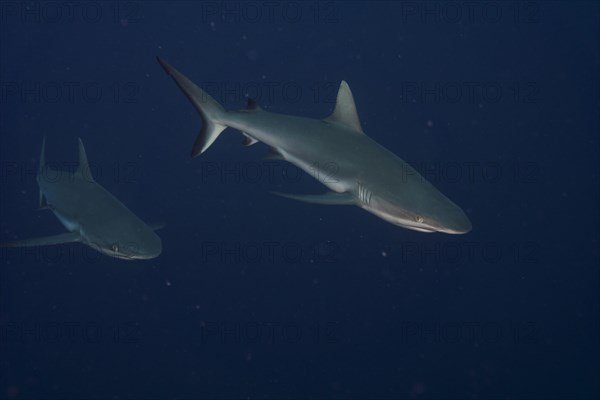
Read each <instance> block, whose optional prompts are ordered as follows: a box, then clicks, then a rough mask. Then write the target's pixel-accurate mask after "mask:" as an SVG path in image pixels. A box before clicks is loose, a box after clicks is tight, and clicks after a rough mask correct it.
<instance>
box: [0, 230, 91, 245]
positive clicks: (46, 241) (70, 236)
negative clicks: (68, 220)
mask: <svg viewBox="0 0 600 400" xmlns="http://www.w3.org/2000/svg"><path fill="white" fill-rule="evenodd" d="M75 242H81V236H79V234H78V233H77V232H68V233H62V234H60V235H54V236H44V237H39V238H34V239H26V240H16V241H14V242H3V243H0V247H37V246H52V245H55V244H62V243H75Z"/></svg>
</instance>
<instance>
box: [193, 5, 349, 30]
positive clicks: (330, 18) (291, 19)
mask: <svg viewBox="0 0 600 400" xmlns="http://www.w3.org/2000/svg"><path fill="white" fill-rule="evenodd" d="M199 5H200V13H199V15H198V18H199V21H200V22H202V23H210V24H211V26H213V28H214V24H215V23H219V22H220V23H227V24H240V23H241V24H265V23H267V24H271V23H287V24H301V23H303V24H336V23H339V22H340V21H341V18H342V17H341V9H340V8H339V3H338V2H335V1H285V2H278V1H252V0H250V1H241V0H237V1H233V0H218V1H211V0H209V1H202V2H199Z"/></svg>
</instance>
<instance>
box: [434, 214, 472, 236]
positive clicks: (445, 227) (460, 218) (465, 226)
mask: <svg viewBox="0 0 600 400" xmlns="http://www.w3.org/2000/svg"><path fill="white" fill-rule="evenodd" d="M471 229H473V225H471V220H469V217H467V215H466V214H465V213H464V211H463V210H461V209H460V208H459V209H457V210H456V211H455V212H454V213H453V214H452V216H451V218H448V219H447V220H446V221H444V223H443V224H442V227H441V229H439V230H440V231H441V232H445V233H450V234H463V233H468V232H470V231H471Z"/></svg>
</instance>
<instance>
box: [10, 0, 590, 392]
mask: <svg viewBox="0 0 600 400" xmlns="http://www.w3.org/2000/svg"><path fill="white" fill-rule="evenodd" d="M599 21H600V6H599V4H598V3H596V2H592V1H579V2H557V1H553V2H546V1H525V2H501V1H500V2H498V1H482V2H466V1H465V2H463V1H458V2H444V1H432V2H420V1H398V2H383V1H370V2H359V1H353V2H333V1H322V2H321V1H302V2H299V1H293V2H269V1H249V2H242V1H180V2H177V1H174V2H158V1H151V2H144V1H123V2H117V1H108V2H101V1H82V2H69V1H53V2H42V1H25V2H20V1H2V2H0V83H1V85H0V89H1V91H0V185H1V186H0V241H11V240H17V239H27V238H31V237H38V236H45V235H53V234H59V233H63V232H66V229H65V228H64V227H63V226H62V224H61V223H60V221H59V220H58V219H57V218H56V217H55V216H54V215H53V213H52V212H50V211H47V210H41V211H40V210H38V207H39V203H38V202H39V193H38V185H37V183H36V172H37V168H38V159H39V154H40V148H41V145H42V139H43V137H44V136H45V137H46V162H47V164H49V165H51V166H52V167H53V168H56V169H63V170H69V169H71V170H73V168H74V167H75V166H76V165H77V157H78V156H77V154H78V153H77V151H78V147H77V138H78V137H80V138H81V139H82V140H83V142H84V143H85V146H86V150H87V155H88V159H89V161H90V165H91V169H92V171H93V175H94V177H95V179H96V181H97V182H98V183H99V184H101V185H102V186H104V187H105V188H106V189H107V190H108V191H109V192H111V193H112V194H113V195H114V196H115V197H116V198H118V199H119V200H120V201H122V202H123V203H124V204H126V205H127V206H128V207H129V208H130V209H131V210H132V211H133V212H134V213H135V214H136V215H138V216H139V217H140V218H141V219H142V220H144V221H146V222H147V223H149V224H164V227H163V228H162V229H160V230H158V231H157V234H158V235H159V236H160V238H161V240H162V254H161V255H160V256H159V257H158V258H153V259H150V260H138V261H130V260H123V259H117V258H112V257H109V256H106V255H102V254H100V253H98V252H95V251H94V250H92V249H91V248H89V247H86V246H84V245H83V244H79V243H74V244H63V245H59V246H52V247H41V248H27V249H25V248H1V249H0V260H1V266H0V398H5V399H41V400H46V399H48V400H49V399H200V398H206V399H308V398H312V399H334V398H335V399H596V398H599V396H600V380H599V379H598V377H599V376H600V339H599V338H600V329H599V328H600V324H599V317H600V310H599V304H600V297H599V284H600V279H599V278H600V276H599V270H598V267H599V263H598V261H599V258H600V254H599V248H600V246H599V212H598V204H599V202H598V200H599V198H598V197H599V196H598V195H599V193H598V192H599V187H600V186H599V172H600V169H599V162H598V161H599V158H598V154H599V151H598V150H599V128H600V119H599V113H600V112H599V110H600V107H599V106H600V98H599V96H600V95H599V93H600V80H599V74H600V55H599V49H600V45H599V38H600V30H599V24H600V22H599ZM157 56H159V57H161V58H163V59H165V60H167V61H168V62H169V63H171V64H172V65H173V66H174V67H175V68H177V69H178V70H180V71H181V72H182V73H184V74H185V75H186V76H188V77H189V78H190V79H191V80H193V81H194V82H195V83H197V84H198V85H199V86H200V87H202V88H204V89H205V90H206V91H207V92H209V93H210V94H211V95H212V96H213V97H214V98H215V99H216V100H217V101H218V102H220V103H221V104H222V105H223V106H224V107H225V109H227V110H238V109H242V108H244V107H246V101H247V98H248V97H250V98H254V99H256V100H257V102H258V104H259V105H260V106H261V107H262V108H263V109H265V110H267V111H271V112H277V113H283V114H291V115H298V116H303V117H311V118H324V117H326V116H327V115H329V114H330V113H331V112H332V110H333V108H334V105H335V98H336V93H337V89H338V87H339V85H340V82H341V81H342V80H345V81H347V82H348V84H349V86H350V88H351V90H352V92H353V95H354V99H355V101H356V106H357V109H358V114H359V116H360V120H361V123H362V126H363V128H364V131H365V132H366V134H367V135H368V136H369V137H371V138H372V139H374V140H375V141H377V142H378V143H380V144H382V145H383V146H385V147H386V148H387V149H389V150H390V151H392V152H393V153H395V154H396V155H398V156H399V157H401V158H402V159H404V160H406V161H407V162H409V163H410V164H411V165H412V166H413V167H414V168H415V169H417V170H418V171H419V172H420V173H421V174H422V175H423V176H425V177H426V178H427V179H428V180H429V181H430V182H431V183H432V184H433V185H434V186H435V187H437V188H438V189H439V190H440V191H441V192H442V193H444V194H445V195H446V196H448V197H449V198H450V199H452V200H453V201H454V202H455V203H456V204H458V205H459V206H460V207H461V208H462V209H463V210H464V211H465V213H466V214H467V215H468V217H469V219H470V220H471V222H472V225H473V229H472V230H471V231H470V232H469V233H467V234H464V235H449V234H445V233H422V232H416V231H412V230H407V229H404V228H401V227H398V226H395V225H392V224H390V223H387V222H385V221H383V220H381V219H379V218H377V217H376V216H375V215H372V214H370V213H368V212H366V211H364V210H361V209H359V208H358V207H350V206H326V205H318V204H308V203H303V202H297V201H293V200H289V199H285V198H281V197H278V196H274V195H273V194H271V193H270V192H271V191H280V192H288V193H321V192H324V190H325V187H324V186H323V185H321V184H320V183H318V182H317V181H316V180H315V179H313V177H311V176H310V175H309V174H307V173H305V172H303V171H301V170H300V169H299V168H298V167H295V166H294V165H292V164H290V163H287V162H282V161H272V160H264V159H263V158H264V156H265V155H267V154H268V147H267V146H265V145H264V144H261V143H259V144H256V145H254V146H252V147H244V146H243V145H242V138H243V137H242V135H241V134H240V133H239V132H237V131H235V130H233V129H230V130H227V131H225V132H224V133H223V134H222V135H221V136H220V137H219V138H218V139H217V140H216V141H215V142H214V144H213V145H212V146H211V147H210V149H208V150H207V151H206V152H205V153H203V154H202V155H200V156H199V157H195V158H191V157H190V151H191V149H192V144H193V143H194V140H195V137H196V135H197V133H198V131H199V129H200V126H201V121H200V118H199V116H198V114H197V112H196V110H195V109H194V108H193V107H192V105H191V104H190V103H189V101H188V100H187V99H186V98H185V96H184V95H183V94H182V93H181V91H180V90H179V89H178V88H177V86H176V85H175V84H174V82H173V81H172V79H171V78H170V77H169V76H168V75H166V74H165V72H164V71H163V70H162V68H161V67H160V65H159V64H158V63H157V61H156V57H157ZM334 167H335V166H334ZM399 179H400V178H399Z"/></svg>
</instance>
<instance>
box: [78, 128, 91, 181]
mask: <svg viewBox="0 0 600 400" xmlns="http://www.w3.org/2000/svg"><path fill="white" fill-rule="evenodd" d="M78 140H79V165H78V166H77V172H76V173H77V174H79V175H81V176H82V177H84V178H85V179H86V180H88V181H93V180H94V177H93V176H92V170H91V169H90V165H89V163H88V159H87V155H86V154H85V147H83V142H82V141H81V138H79V139H78Z"/></svg>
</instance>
